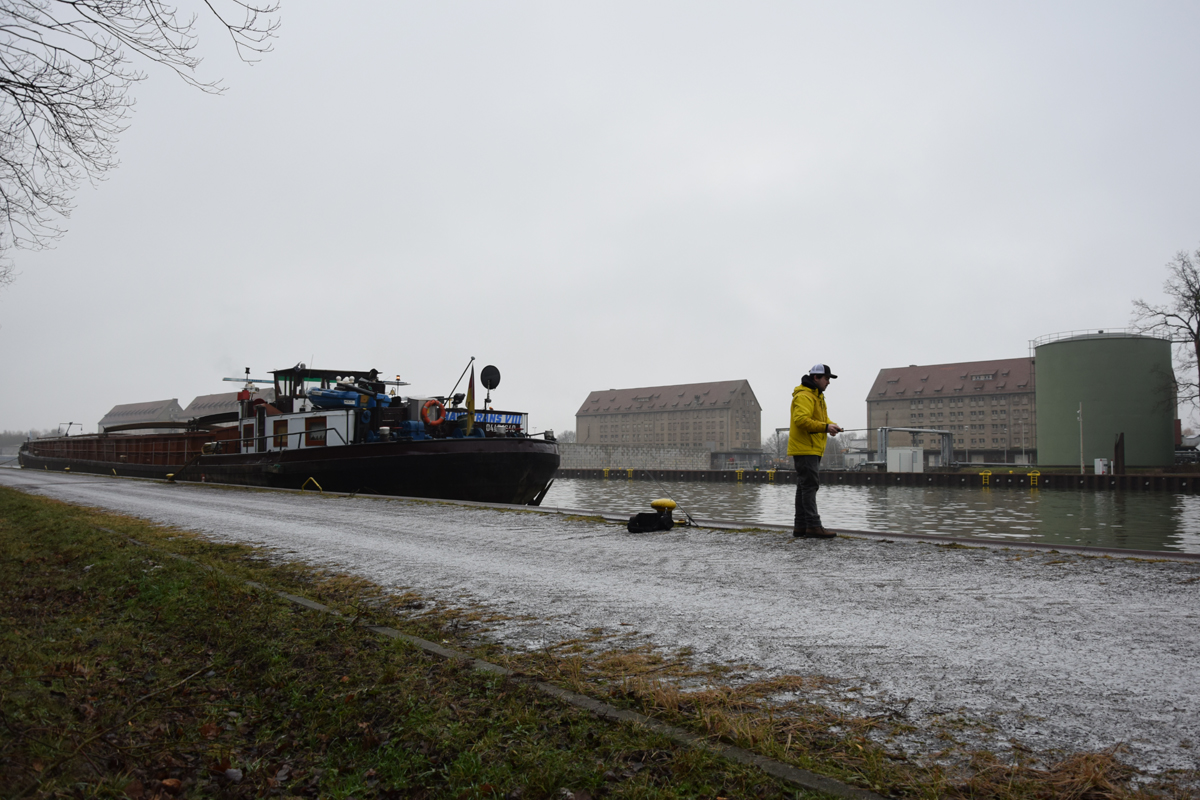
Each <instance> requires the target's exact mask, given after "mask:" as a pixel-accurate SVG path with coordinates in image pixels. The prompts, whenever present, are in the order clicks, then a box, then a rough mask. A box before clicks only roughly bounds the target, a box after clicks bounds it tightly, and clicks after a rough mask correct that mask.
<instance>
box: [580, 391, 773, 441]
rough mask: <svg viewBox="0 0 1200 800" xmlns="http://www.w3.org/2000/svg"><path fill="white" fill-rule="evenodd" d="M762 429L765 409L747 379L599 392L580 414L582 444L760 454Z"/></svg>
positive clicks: (592, 394)
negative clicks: (704, 448)
mask: <svg viewBox="0 0 1200 800" xmlns="http://www.w3.org/2000/svg"><path fill="white" fill-rule="evenodd" d="M761 426H762V407H761V406H760V405H759V403H758V398H756V397H755V396H754V390H753V389H751V388H750V383H749V381H745V380H740V381H717V382H715V383H686V384H680V385H678V386H647V387H642V388H638V389H608V390H605V391H597V392H592V393H591V394H589V395H588V398H587V400H585V401H584V403H583V405H582V406H580V407H579V410H578V411H577V412H575V436H576V441H578V442H579V443H580V444H602V445H617V446H622V447H625V446H628V447H638V446H646V445H661V446H692V447H706V448H708V450H709V451H711V452H714V453H731V454H734V455H737V454H741V453H750V452H753V453H759V452H761V450H762V437H761Z"/></svg>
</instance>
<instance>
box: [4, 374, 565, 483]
mask: <svg viewBox="0 0 1200 800" xmlns="http://www.w3.org/2000/svg"><path fill="white" fill-rule="evenodd" d="M488 370H491V375H490V377H491V378H492V383H491V385H489V386H488V388H489V390H490V389H491V388H494V386H495V385H496V384H498V382H499V373H498V372H497V371H495V368H494V367H488V368H487V369H485V378H487V377H489V375H488ZM271 375H272V379H271V380H270V381H253V380H250V379H249V378H248V377H247V379H246V381H247V382H246V385H245V387H244V388H243V389H242V390H241V391H240V392H239V393H238V395H237V410H236V411H232V412H226V413H222V414H215V415H210V416H208V417H200V418H195V419H191V420H186V421H173V422H158V423H135V424H131V425H120V426H115V427H112V428H108V429H106V430H104V431H102V432H100V433H95V434H82V435H76V436H56V437H51V438H45V439H35V440H32V441H29V442H26V443H25V444H24V445H22V447H21V451H20V453H19V455H18V458H19V462H20V464H21V466H22V467H24V468H27V469H50V470H68V469H69V470H70V471H72V472H86V473H96V474H100V475H117V476H129V477H139V478H156V479H167V480H174V481H195V482H212V483H225V484H235V485H241V486H263V487H271V488H284V489H303V488H312V489H319V490H324V491H335V492H361V493H367V494H383V495H396V496H405V497H428V498H441V499H449V500H474V501H480V502H487V503H514V504H519V505H530V504H532V505H537V504H539V503H540V502H541V499H542V498H543V497H544V496H545V493H546V491H547V490H548V489H549V486H550V484H551V483H552V482H553V479H554V474H555V471H556V470H557V469H558V464H559V455H558V446H557V444H556V442H555V441H554V439H553V434H550V433H547V434H544V435H541V436H540V438H539V437H535V436H531V435H530V434H529V432H528V415H526V414H523V413H517V412H504V411H494V410H491V409H486V408H485V409H484V410H474V409H473V405H474V392H473V383H472V390H469V391H468V392H467V393H466V394H459V395H452V396H451V397H449V398H447V397H440V396H439V397H413V398H402V397H398V396H395V395H389V394H387V393H386V389H387V387H388V385H392V386H399V385H404V384H402V383H400V382H399V381H385V380H381V379H380V378H379V373H378V371H377V370H367V371H355V370H316V369H309V368H307V367H306V366H305V365H303V364H299V365H297V366H295V367H292V368H290V369H285V370H275V371H273V372H272V373H271ZM473 378H474V373H472V381H473ZM256 383H270V384H272V385H273V387H274V396H273V399H272V400H270V401H267V400H266V399H264V398H263V397H256V396H255V395H256V394H257V391H256V386H255V384H256ZM456 388H457V387H456ZM393 391H394V390H393ZM464 399H467V406H466V407H463V406H461V403H462V402H463V400H464ZM164 429H165V430H164Z"/></svg>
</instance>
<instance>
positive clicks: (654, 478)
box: [642, 467, 700, 528]
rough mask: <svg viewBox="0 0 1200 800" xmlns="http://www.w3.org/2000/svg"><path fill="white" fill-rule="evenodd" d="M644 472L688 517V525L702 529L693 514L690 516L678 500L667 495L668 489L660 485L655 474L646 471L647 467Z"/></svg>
mask: <svg viewBox="0 0 1200 800" xmlns="http://www.w3.org/2000/svg"><path fill="white" fill-rule="evenodd" d="M642 472H644V473H646V474H647V475H649V476H650V480H652V481H654V483H655V484H657V485H658V488H659V489H660V490H661V491H662V493H663V494H665V495H667V499H668V500H670V501H671V502H672V503H674V504H675V505H676V506H678V507H679V510H680V511H682V512H683V516H685V517H687V521H688V524H689V525H691V526H692V527H695V528H699V527H700V526H699V525H698V524H697V523H696V520H694V519H692V515H691V514H689V513H688V512H687V511H685V510H684V508H683V505H682V504H681V503H680V502H679V501H678V500H676V499H675V498H674V497H671V495H670V494H668V493H667V490H666V487H664V486H663V485H662V484H661V483H659V482H658V478H656V477H654V473H653V472H651V471H650V470H648V469H646V468H645V467H642Z"/></svg>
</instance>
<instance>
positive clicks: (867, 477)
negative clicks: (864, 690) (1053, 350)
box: [556, 461, 1200, 494]
mask: <svg viewBox="0 0 1200 800" xmlns="http://www.w3.org/2000/svg"><path fill="white" fill-rule="evenodd" d="M628 464H629V462H628V461H624V463H622V464H621V466H620V468H617V467H610V468H607V469H604V468H601V469H570V468H565V465H564V467H560V468H559V470H558V472H557V473H556V477H559V478H599V479H607V480H643V481H648V480H660V481H703V482H710V483H737V482H743V483H786V484H795V483H796V473H795V472H793V471H791V470H782V469H781V470H749V469H746V470H732V469H725V470H716V469H691V470H688V469H642V468H630V467H628ZM985 481H986V482H985ZM821 483H822V484H824V485H825V486H832V485H834V484H841V485H843V486H958V487H961V488H964V489H982V488H985V487H987V488H993V489H1021V488H1025V489H1030V488H1036V489H1065V490H1077V491H1092V492H1107V491H1118V492H1124V491H1129V492H1176V493H1179V494H1195V493H1197V491H1198V487H1200V475H1071V474H1043V475H1028V474H1018V473H1013V474H1011V475H1010V474H1008V473H1007V472H1004V473H993V474H991V475H979V474H977V473H955V472H843V471H835V470H822V472H821Z"/></svg>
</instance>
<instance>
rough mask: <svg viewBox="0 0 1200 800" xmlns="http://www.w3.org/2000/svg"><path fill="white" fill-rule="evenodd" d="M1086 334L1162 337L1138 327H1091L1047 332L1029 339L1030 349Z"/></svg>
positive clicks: (1098, 336) (1096, 335)
mask: <svg viewBox="0 0 1200 800" xmlns="http://www.w3.org/2000/svg"><path fill="white" fill-rule="evenodd" d="M1085 336H1094V337H1096V338H1101V337H1105V338H1107V337H1109V336H1112V337H1119V336H1150V337H1151V338H1154V339H1159V338H1162V337H1159V336H1153V335H1152V334H1149V333H1146V332H1144V331H1141V330H1138V329H1137V328H1091V329H1088V330H1080V331H1059V332H1058V333H1047V334H1046V335H1045V336H1039V337H1037V338H1036V339H1030V340H1029V349H1030V351H1031V352H1032V351H1033V350H1035V349H1036V348H1038V347H1041V346H1042V345H1044V344H1050V343H1051V342H1061V341H1062V340H1064V339H1076V338H1080V337H1085Z"/></svg>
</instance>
